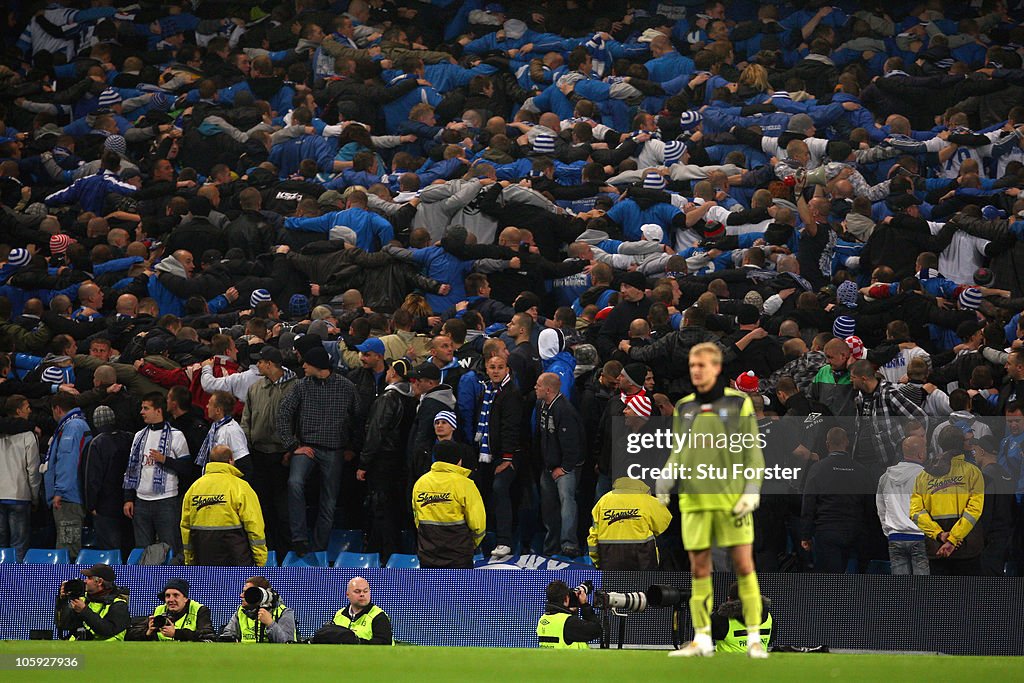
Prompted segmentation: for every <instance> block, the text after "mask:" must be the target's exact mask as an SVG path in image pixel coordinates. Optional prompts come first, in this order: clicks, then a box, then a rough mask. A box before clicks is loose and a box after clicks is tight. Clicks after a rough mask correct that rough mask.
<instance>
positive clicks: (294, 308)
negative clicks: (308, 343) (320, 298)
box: [288, 294, 310, 320]
mask: <svg viewBox="0 0 1024 683" xmlns="http://www.w3.org/2000/svg"><path fill="white" fill-rule="evenodd" d="M309 311H310V306H309V297H308V296H306V295H305V294H292V297H291V298H290V299H289V300H288V317H289V318H291V319H292V320H305V319H306V317H307V316H309Z"/></svg>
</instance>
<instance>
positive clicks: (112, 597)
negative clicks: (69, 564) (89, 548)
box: [54, 564, 131, 640]
mask: <svg viewBox="0 0 1024 683" xmlns="http://www.w3.org/2000/svg"><path fill="white" fill-rule="evenodd" d="M80 573H81V574H82V576H84V577H85V597H84V598H71V596H69V595H68V594H67V584H68V582H67V581H65V582H63V583H62V584H61V585H60V594H59V596H58V598H57V613H56V616H55V618H54V622H55V625H56V627H57V628H58V629H59V630H60V631H62V632H64V633H68V634H70V638H69V640H124V636H125V631H127V629H128V625H129V623H130V622H131V615H130V614H129V613H128V594H127V592H123V591H122V590H121V589H120V588H118V587H117V575H116V574H115V573H114V568H113V567H111V566H110V565H107V564H94V565H93V566H91V567H88V568H86V569H82V570H80Z"/></svg>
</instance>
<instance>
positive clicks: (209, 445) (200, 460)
mask: <svg viewBox="0 0 1024 683" xmlns="http://www.w3.org/2000/svg"><path fill="white" fill-rule="evenodd" d="M231 419H232V418H231V416H230V415H226V416H224V417H222V418H221V419H219V420H217V421H216V422H214V423H213V425H212V426H211V427H210V431H209V432H208V433H207V434H206V438H205V439H203V445H202V446H201V447H200V448H199V455H197V456H196V465H198V466H199V467H205V466H206V461H207V460H209V459H210V451H211V450H212V449H213V444H214V443H215V442H216V441H217V432H219V431H220V428H221V427H223V426H224V425H226V424H227V423H228V422H231Z"/></svg>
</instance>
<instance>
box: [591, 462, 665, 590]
mask: <svg viewBox="0 0 1024 683" xmlns="http://www.w3.org/2000/svg"><path fill="white" fill-rule="evenodd" d="M613 486H614V488H613V489H612V490H611V491H609V492H608V493H606V494H604V495H603V496H601V500H599V501H597V504H596V505H595V506H594V510H593V512H592V517H593V520H594V524H593V526H591V527H590V535H589V536H588V537H587V545H588V546H589V550H590V559H592V560H593V561H594V566H595V567H600V568H601V569H608V570H615V571H643V570H655V569H657V568H658V548H657V545H656V544H655V542H654V539H655V537H656V536H659V535H661V534H662V533H664V532H665V529H668V525H669V522H671V521H672V513H671V512H669V511H668V508H667V507H665V506H664V505H662V504H661V503H660V502H659V501H658V499H657V498H655V497H654V496H652V495H651V489H650V488H649V487H648V486H647V484H645V483H643V482H642V481H639V480H636V479H630V478H629V477H619V478H618V479H616V480H615V482H614V484H613Z"/></svg>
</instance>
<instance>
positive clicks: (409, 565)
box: [387, 553, 420, 569]
mask: <svg viewBox="0 0 1024 683" xmlns="http://www.w3.org/2000/svg"><path fill="white" fill-rule="evenodd" d="M387 566H388V568H389V569H419V568H420V558H418V557H416V556H415V555H402V554H400V553H393V554H392V555H391V557H389V558H388V565H387Z"/></svg>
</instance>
